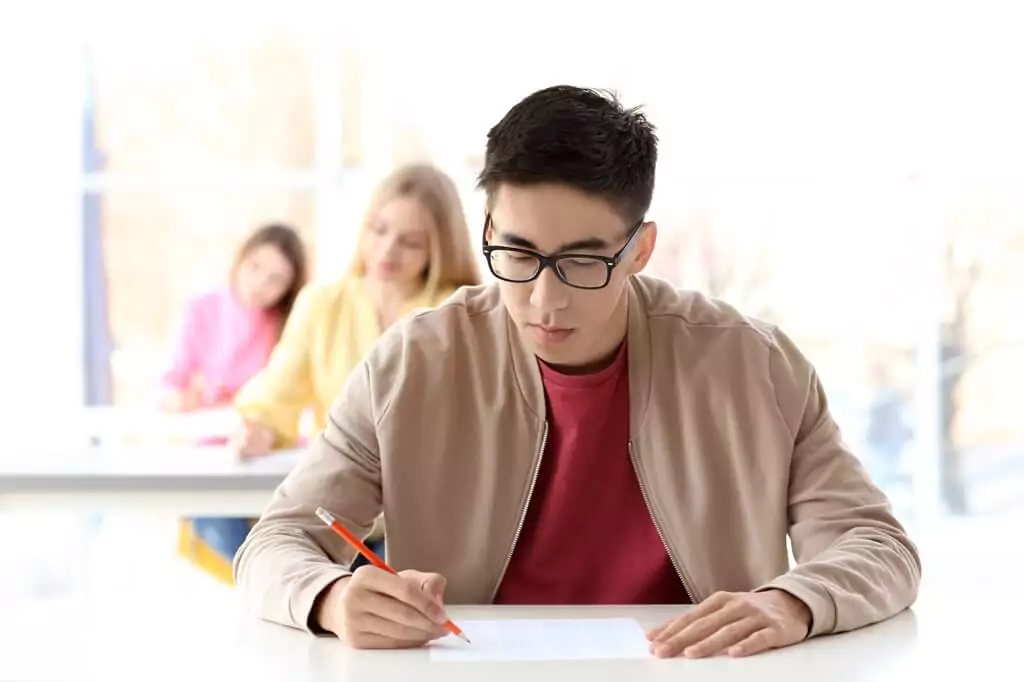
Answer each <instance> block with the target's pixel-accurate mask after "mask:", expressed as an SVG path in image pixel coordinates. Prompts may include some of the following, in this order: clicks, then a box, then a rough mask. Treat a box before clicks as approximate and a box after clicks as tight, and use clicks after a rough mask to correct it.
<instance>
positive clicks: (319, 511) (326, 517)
mask: <svg viewBox="0 0 1024 682" xmlns="http://www.w3.org/2000/svg"><path fill="white" fill-rule="evenodd" d="M316 515H317V516H318V517H320V520H321V521H323V522H324V523H326V524H327V525H328V526H329V525H331V524H332V523H334V516H333V515H332V514H331V512H329V511H327V510H326V509H324V508H323V507H317V508H316Z"/></svg>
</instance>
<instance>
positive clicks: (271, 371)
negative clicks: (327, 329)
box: [234, 287, 322, 447]
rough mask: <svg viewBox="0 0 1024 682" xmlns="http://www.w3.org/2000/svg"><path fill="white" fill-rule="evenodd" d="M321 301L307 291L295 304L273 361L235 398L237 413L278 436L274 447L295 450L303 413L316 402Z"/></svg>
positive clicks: (272, 358)
mask: <svg viewBox="0 0 1024 682" xmlns="http://www.w3.org/2000/svg"><path fill="white" fill-rule="evenodd" d="M317 298H318V297H317V296H316V294H315V292H314V291H312V290H311V289H310V288H308V287H307V288H306V289H304V290H303V291H302V293H301V294H300V295H299V297H298V299H297V300H296V301H295V306H294V308H293V310H292V313H291V314H290V315H289V316H288V320H287V321H286V322H285V326H284V329H283V330H282V332H281V339H280V340H279V341H278V342H277V345H276V346H275V347H274V351H273V352H272V353H271V355H270V360H269V361H268V362H267V365H266V367H264V368H263V369H262V370H260V372H259V373H258V374H256V376H254V377H253V378H251V379H250V380H249V381H247V382H246V383H245V385H244V386H243V387H242V388H241V390H239V392H238V394H237V395H236V396H235V401H234V403H235V409H237V410H238V412H239V414H240V415H241V416H242V417H243V418H244V419H247V420H249V421H254V422H256V423H258V424H262V425H263V426H266V427H268V428H270V429H272V430H273V431H274V433H275V434H277V439H276V442H275V446H277V447H293V446H294V444H295V442H296V440H297V439H298V435H299V418H300V416H301V415H302V410H303V409H305V408H306V407H307V406H308V405H310V404H311V403H312V402H313V383H312V381H311V377H312V368H311V366H310V359H309V349H310V341H311V339H312V337H313V335H314V333H315V325H316V319H317V317H318V316H319V315H321V314H322V310H321V306H319V305H317V303H318V301H317V300H316V299H317Z"/></svg>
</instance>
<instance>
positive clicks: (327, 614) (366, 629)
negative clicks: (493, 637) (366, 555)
mask: <svg viewBox="0 0 1024 682" xmlns="http://www.w3.org/2000/svg"><path fill="white" fill-rule="evenodd" d="M444 586H445V580H444V577H442V576H441V575H439V574H437V573H420V572H419V571H402V572H401V573H399V574H398V575H393V574H391V573H389V572H387V571H384V570H381V569H379V568H377V567H376V566H361V567H359V568H358V569H356V571H355V573H353V574H352V576H351V577H346V578H342V579H341V580H338V581H337V582H335V583H334V584H332V585H331V586H330V587H329V588H327V592H326V593H325V594H324V595H323V597H322V598H321V600H320V601H319V603H318V605H317V611H316V613H315V614H314V620H315V622H316V623H317V624H318V625H319V626H320V627H321V628H323V629H324V630H327V631H328V632H333V633H334V634H336V635H337V636H338V637H339V638H341V639H342V640H343V641H345V642H346V643H347V644H349V646H352V647H354V648H356V649H408V648H411V647H418V646H422V645H424V644H426V643H427V642H430V641H432V640H435V639H439V638H441V637H444V636H445V635H447V634H448V630H447V629H446V628H444V627H443V624H444V623H445V622H447V621H448V616H447V615H445V611H444V601H443V595H444Z"/></svg>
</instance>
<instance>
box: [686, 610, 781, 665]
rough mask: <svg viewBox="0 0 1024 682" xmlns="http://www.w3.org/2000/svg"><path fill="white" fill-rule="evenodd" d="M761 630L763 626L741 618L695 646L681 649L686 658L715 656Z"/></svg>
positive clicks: (756, 621)
mask: <svg viewBox="0 0 1024 682" xmlns="http://www.w3.org/2000/svg"><path fill="white" fill-rule="evenodd" d="M762 629H763V624H762V623H760V622H759V621H758V620H757V619H754V618H741V619H739V620H737V621H734V622H732V623H730V624H728V625H726V626H725V627H723V628H722V629H720V630H718V631H717V632H715V633H713V634H711V635H710V636H708V637H705V638H704V639H703V640H701V641H699V642H697V643H696V644H691V645H690V646H688V647H686V648H685V649H683V652H682V653H683V655H684V656H686V657H687V658H704V657H705V656H715V655H717V654H720V653H721V652H722V651H724V650H725V649H727V648H729V647H732V646H734V645H736V644H738V643H739V642H742V641H743V640H745V639H746V638H747V637H749V636H750V635H752V634H754V633H755V632H758V631H760V630H762Z"/></svg>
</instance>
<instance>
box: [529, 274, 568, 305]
mask: <svg viewBox="0 0 1024 682" xmlns="http://www.w3.org/2000/svg"><path fill="white" fill-rule="evenodd" d="M530 305H532V306H533V307H534V308H537V309H538V310H541V311H543V312H554V311H556V310H562V309H563V308H565V307H566V306H568V305H569V286H568V285H567V284H565V282H563V281H562V280H560V279H558V275H556V274H555V271H554V269H553V268H544V269H543V270H541V272H540V274H539V275H538V276H537V279H535V280H533V291H532V292H530Z"/></svg>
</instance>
